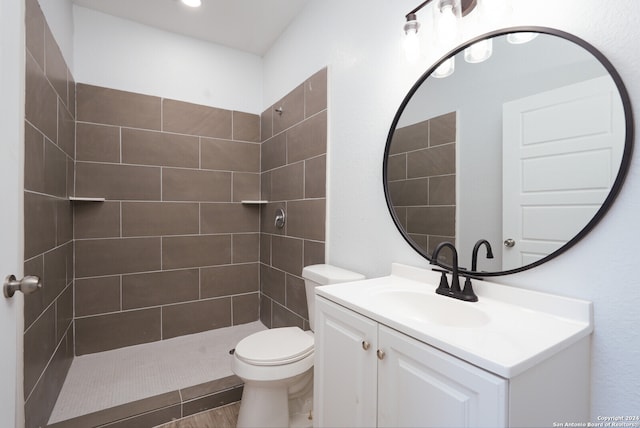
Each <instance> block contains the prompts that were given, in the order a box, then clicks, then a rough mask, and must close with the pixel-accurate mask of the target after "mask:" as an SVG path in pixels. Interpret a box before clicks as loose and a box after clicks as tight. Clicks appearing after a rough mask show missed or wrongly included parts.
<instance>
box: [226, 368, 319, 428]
mask: <svg viewBox="0 0 640 428" xmlns="http://www.w3.org/2000/svg"><path fill="white" fill-rule="evenodd" d="M312 402H313V368H311V369H309V370H307V371H306V372H305V373H302V374H301V375H298V376H296V377H295V378H288V379H283V380H278V381H270V382H264V381H260V382H253V381H246V380H245V384H244V390H243V392H242V401H241V402H240V412H239V414H238V423H237V428H250V427H251V428H255V427H265V428H283V427H295V428H310V427H311V426H312V425H313V421H312V420H311V419H309V415H310V412H311V406H312Z"/></svg>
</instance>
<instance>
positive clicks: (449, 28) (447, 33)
mask: <svg viewBox="0 0 640 428" xmlns="http://www.w3.org/2000/svg"><path fill="white" fill-rule="evenodd" d="M457 24H458V22H457V19H456V14H455V11H454V9H453V4H451V3H447V4H444V5H442V8H441V9H440V16H439V17H438V38H440V39H441V40H442V41H443V42H444V43H452V42H454V41H455V39H456V35H457V28H456V27H457Z"/></svg>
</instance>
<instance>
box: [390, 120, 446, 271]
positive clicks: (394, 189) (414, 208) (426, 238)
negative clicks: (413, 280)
mask: <svg viewBox="0 0 640 428" xmlns="http://www.w3.org/2000/svg"><path fill="white" fill-rule="evenodd" d="M387 179H388V182H387V186H388V190H389V195H390V197H391V201H392V203H393V205H394V208H395V212H396V216H397V218H398V219H399V220H400V223H401V224H402V225H403V227H404V228H405V230H407V232H408V234H409V236H410V237H411V239H412V240H413V241H414V243H416V244H417V245H418V246H419V247H420V248H423V249H425V250H426V251H428V252H429V253H431V252H432V251H433V249H434V248H435V246H436V245H438V244H439V243H440V242H443V241H451V242H453V243H454V244H455V220H456V219H455V212H456V113H455V112H453V113H447V114H444V115H442V116H438V117H434V118H432V119H429V120H425V121H423V122H419V123H415V124H412V125H408V126H405V127H403V128H399V129H397V130H396V132H395V133H394V136H393V145H392V150H391V152H390V155H389V159H388V164H387ZM448 257H449V256H448V254H446V255H445V254H444V253H443V256H442V259H443V260H448Z"/></svg>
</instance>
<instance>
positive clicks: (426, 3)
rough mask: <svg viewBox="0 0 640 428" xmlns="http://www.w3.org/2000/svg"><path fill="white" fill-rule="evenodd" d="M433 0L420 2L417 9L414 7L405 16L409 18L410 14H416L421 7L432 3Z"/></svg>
mask: <svg viewBox="0 0 640 428" xmlns="http://www.w3.org/2000/svg"><path fill="white" fill-rule="evenodd" d="M432 1H433V0H426V1H423V2H422V3H420V4H419V5H418V6H417V7H416V8H415V9H413V10H412V11H411V12H409V13H407V14H406V15H405V18H407V20H408V19H409V17H410V15H415V14H416V12H417V11H419V10H420V9H422V8H423V7H425V6H426V5H428V4H429V3H431V2H432Z"/></svg>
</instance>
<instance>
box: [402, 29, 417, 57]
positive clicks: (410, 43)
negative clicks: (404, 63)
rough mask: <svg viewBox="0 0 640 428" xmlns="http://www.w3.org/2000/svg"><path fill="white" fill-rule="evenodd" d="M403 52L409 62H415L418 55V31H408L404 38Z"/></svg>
mask: <svg viewBox="0 0 640 428" xmlns="http://www.w3.org/2000/svg"><path fill="white" fill-rule="evenodd" d="M404 54H405V56H406V57H407V60H408V61H409V62H415V61H417V60H418V57H419V56H420V40H418V33H417V32H415V31H409V32H407V34H406V35H405V38H404Z"/></svg>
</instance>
